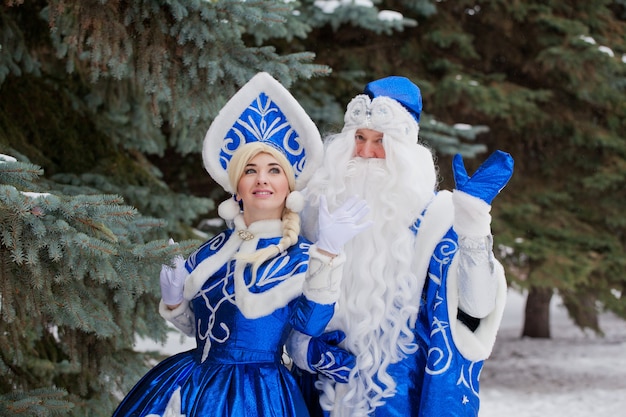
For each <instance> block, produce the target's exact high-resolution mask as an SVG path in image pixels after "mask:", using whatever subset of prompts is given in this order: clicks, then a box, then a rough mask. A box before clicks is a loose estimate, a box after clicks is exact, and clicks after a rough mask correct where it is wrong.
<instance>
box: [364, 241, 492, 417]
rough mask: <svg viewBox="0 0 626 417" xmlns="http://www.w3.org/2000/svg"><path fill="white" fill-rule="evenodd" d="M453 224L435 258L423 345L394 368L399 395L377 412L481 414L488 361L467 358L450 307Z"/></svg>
mask: <svg viewBox="0 0 626 417" xmlns="http://www.w3.org/2000/svg"><path fill="white" fill-rule="evenodd" d="M457 241H458V237H457V235H456V233H455V232H454V230H453V229H450V230H449V231H448V233H447V234H446V235H445V236H444V238H443V239H442V240H441V242H440V243H439V244H438V245H437V247H436V249H435V252H434V253H433V256H432V258H431V260H430V266H429V274H428V276H429V278H428V280H427V281H426V284H425V288H424V292H423V299H422V303H421V305H420V309H419V315H418V322H417V325H416V326H415V329H414V332H415V339H416V341H417V343H418V344H419V347H420V348H419V350H418V351H417V352H416V353H414V354H413V355H410V356H408V357H407V358H406V359H404V360H403V361H401V362H398V363H395V364H391V365H390V366H389V368H388V372H389V374H390V375H391V376H393V378H394V380H395V381H396V382H397V383H398V386H397V392H396V395H395V396H393V397H391V398H389V399H387V400H386V401H385V405H384V406H382V407H379V408H377V409H376V411H375V413H374V414H373V416H375V417H409V416H411V417H418V416H429V417H444V416H445V417H449V416H477V415H478V409H479V405H480V399H479V396H478V377H479V375H480V371H481V369H482V367H483V361H477V362H472V361H470V360H468V359H466V358H465V357H464V356H463V355H462V354H461V353H460V352H459V350H458V348H457V346H456V345H455V344H454V340H453V338H452V332H451V329H450V321H451V320H456V317H449V315H448V308H447V303H448V300H447V298H448V297H447V275H448V268H449V267H450V265H451V263H452V257H453V256H454V255H455V254H456V253H457V251H458V244H457Z"/></svg>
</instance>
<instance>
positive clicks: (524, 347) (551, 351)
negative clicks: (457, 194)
mask: <svg viewBox="0 0 626 417" xmlns="http://www.w3.org/2000/svg"><path fill="white" fill-rule="evenodd" d="M524 303H525V297H524V296H523V295H521V294H520V293H518V292H515V291H513V290H511V291H510V292H509V298H508V301H507V308H506V311H505V315H504V319H503V322H502V326H501V328H500V331H499V333H498V338H497V339H496V344H495V346H494V350H493V353H492V355H491V358H489V360H487V362H485V366H484V368H483V371H482V374H481V377H480V381H481V411H480V417H504V416H506V417H537V416H547V417H588V416H594V417H600V416H615V417H617V416H626V322H625V321H623V320H620V319H618V318H616V317H615V316H613V315H611V314H604V315H602V316H601V319H600V325H601V327H602V329H603V330H604V332H605V337H604V338H600V337H597V336H595V335H592V334H587V333H584V332H582V331H580V330H578V329H576V328H575V327H574V326H573V325H572V324H571V321H570V319H569V318H568V317H567V313H566V312H565V309H564V308H563V307H562V306H561V305H560V302H559V299H558V298H557V297H554V299H553V303H552V306H551V307H552V308H551V322H550V325H551V333H552V338H551V339H549V340H534V339H520V334H521V330H522V325H523V312H524ZM194 345H195V343H194V341H193V339H190V338H184V337H181V336H179V334H176V333H173V336H172V337H171V338H170V340H169V341H168V342H167V343H166V344H165V345H164V346H161V345H156V344H154V343H153V342H149V341H141V342H140V343H139V345H138V348H139V349H151V350H152V349H154V350H161V351H163V352H164V353H168V354H173V353H177V352H180V351H183V350H188V349H190V348H192V347H194Z"/></svg>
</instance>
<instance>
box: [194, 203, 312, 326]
mask: <svg viewBox="0 0 626 417" xmlns="http://www.w3.org/2000/svg"><path fill="white" fill-rule="evenodd" d="M234 225H235V230H234V231H233V233H232V234H231V235H230V237H229V238H228V240H227V241H226V242H225V243H224V244H223V245H222V247H221V248H220V249H219V250H218V251H217V252H215V253H214V254H212V255H211V256H209V257H208V258H206V259H204V260H203V261H202V262H200V263H199V264H198V265H197V266H196V268H195V269H194V270H193V271H192V272H191V274H189V276H188V277H187V280H186V281H185V289H184V297H185V299H187V300H191V299H192V298H194V297H195V295H196V294H197V293H198V291H200V289H201V288H202V286H203V285H204V283H205V282H206V280H207V279H209V278H210V277H211V276H212V275H213V274H215V272H217V271H218V270H219V269H220V268H221V267H222V266H223V265H224V264H226V263H227V262H229V261H230V260H232V259H233V257H234V256H235V254H236V253H237V252H241V253H252V252H254V251H255V250H256V249H257V247H258V243H259V239H268V238H273V237H278V236H281V235H282V221H281V220H261V221H257V222H254V223H252V224H250V226H248V227H246V225H245V222H244V221H243V216H242V215H238V216H237V217H236V218H235V220H234ZM245 266H246V265H245V264H244V263H243V262H238V261H237V262H236V263H235V275H234V280H235V302H236V304H237V307H239V309H240V310H241V312H242V314H243V315H244V316H246V317H248V318H258V317H262V316H265V315H268V314H270V313H272V312H273V311H274V310H276V309H277V308H280V307H283V306H285V305H286V304H287V303H288V302H289V301H291V300H293V299H294V298H295V297H297V296H298V295H300V294H301V293H302V285H303V283H304V276H305V274H304V273H301V274H297V275H294V276H292V277H289V279H285V280H284V281H283V282H281V283H279V284H277V285H276V286H274V287H273V288H272V289H270V290H268V291H264V292H261V293H252V292H250V291H249V289H248V287H247V286H246V284H245V282H244V278H243V276H244V270H245Z"/></svg>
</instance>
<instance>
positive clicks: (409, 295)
mask: <svg viewBox="0 0 626 417" xmlns="http://www.w3.org/2000/svg"><path fill="white" fill-rule="evenodd" d="M354 134H355V130H347V131H344V132H342V133H340V134H338V135H336V136H334V137H333V138H329V139H327V140H326V147H327V149H326V153H325V160H324V166H323V167H322V168H321V169H320V170H319V171H318V172H317V173H316V175H315V176H314V177H313V179H312V180H311V181H310V182H309V184H308V186H307V194H308V199H309V201H310V202H311V204H312V205H313V206H316V205H319V202H318V201H319V199H318V197H319V195H320V194H325V195H326V196H327V201H328V206H329V210H330V211H331V212H332V210H333V209H334V208H336V207H337V206H339V205H340V204H341V203H342V202H344V201H345V200H346V199H347V198H349V197H351V196H353V195H358V196H360V197H362V198H364V199H366V200H367V201H368V204H369V205H370V216H371V218H372V219H373V220H374V225H373V226H372V227H371V228H369V229H367V230H366V231H365V232H363V233H361V234H359V235H358V236H357V237H356V238H354V239H353V240H352V241H350V242H349V243H348V244H346V246H345V248H344V249H345V252H346V255H347V261H346V263H345V264H344V274H343V280H342V288H341V296H340V299H339V301H338V302H337V304H336V307H335V315H334V317H333V320H332V321H331V323H330V325H329V330H333V329H341V330H343V331H344V332H345V333H346V335H347V337H346V339H345V340H344V342H343V347H344V348H346V349H347V350H349V351H351V352H352V353H354V354H355V355H356V357H357V366H356V368H355V369H354V370H353V371H352V373H351V375H350V380H349V383H348V392H347V394H346V395H345V396H343V400H339V398H337V399H336V398H335V389H334V383H333V382H332V381H330V380H326V379H324V378H323V377H322V378H320V381H318V383H317V385H318V388H320V389H321V390H322V395H321V399H320V402H321V405H322V408H324V409H326V410H331V409H332V410H333V415H340V416H343V415H349V416H366V415H367V414H368V413H370V412H371V411H372V410H373V409H374V408H375V407H376V406H377V405H380V404H381V403H382V402H383V401H384V398H385V397H389V396H391V395H393V394H394V392H395V386H396V384H395V382H394V381H393V379H392V378H391V377H390V376H389V374H388V373H387V366H388V365H389V364H391V363H395V362H398V361H399V360H401V359H402V358H403V357H404V356H405V355H406V354H410V353H413V352H415V351H416V350H417V344H416V343H415V340H414V336H413V333H412V331H411V328H412V327H414V325H415V321H416V319H417V312H418V308H419V303H420V297H421V292H422V287H423V285H424V280H425V277H419V276H416V275H415V274H414V273H413V271H412V267H411V264H412V259H413V258H414V256H415V255H414V251H415V248H414V240H415V239H414V235H413V232H412V231H411V230H410V227H411V225H412V224H413V223H414V222H415V221H416V219H417V218H418V217H419V215H420V213H421V212H422V211H423V209H424V208H425V207H426V205H427V204H428V202H429V201H430V200H431V199H432V197H433V196H434V192H435V189H436V184H437V171H436V169H435V165H434V161H433V155H432V153H431V151H430V150H429V149H428V148H426V147H424V146H422V145H420V144H417V143H415V142H413V143H410V142H411V141H407V140H406V138H394V137H389V136H388V135H386V134H385V136H384V137H383V146H384V147H385V153H386V157H385V159H362V158H354V157H353V156H352V155H353V153H354V146H355V145H354V143H355V142H354ZM402 139H404V140H402ZM302 219H303V222H304V223H303V228H304V232H305V234H307V233H308V234H309V236H310V237H311V238H312V239H315V236H314V231H315V228H316V224H315V222H314V220H315V219H316V216H312V215H309V214H305V215H303V216H302ZM357 373H358V376H357ZM342 410H343V411H342Z"/></svg>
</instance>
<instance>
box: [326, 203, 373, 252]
mask: <svg viewBox="0 0 626 417" xmlns="http://www.w3.org/2000/svg"><path fill="white" fill-rule="evenodd" d="M369 211H370V209H369V206H368V205H367V203H366V202H365V200H362V199H360V198H358V197H352V198H350V199H349V200H348V201H346V202H345V203H343V204H342V205H341V207H339V208H338V209H337V210H335V211H333V212H332V214H331V213H329V212H328V204H327V203H326V196H324V195H321V196H320V211H319V233H318V236H319V239H318V241H317V243H316V245H317V247H318V249H321V250H324V251H326V252H328V253H332V254H334V255H338V254H339V253H341V250H342V249H343V245H345V244H346V242H348V241H349V240H350V239H352V238H353V237H354V236H356V235H358V234H359V233H361V232H362V231H363V230H365V229H367V228H368V227H370V226H371V225H372V223H373V222H372V221H367V222H364V223H361V224H357V223H358V222H359V221H361V220H362V219H363V218H364V217H365V216H366V215H367V213H369Z"/></svg>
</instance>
